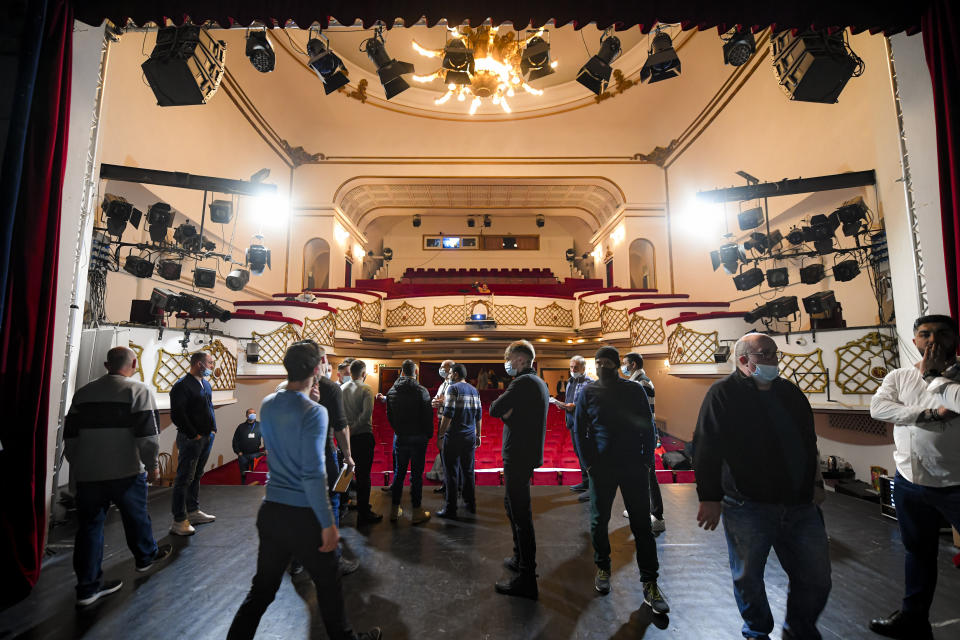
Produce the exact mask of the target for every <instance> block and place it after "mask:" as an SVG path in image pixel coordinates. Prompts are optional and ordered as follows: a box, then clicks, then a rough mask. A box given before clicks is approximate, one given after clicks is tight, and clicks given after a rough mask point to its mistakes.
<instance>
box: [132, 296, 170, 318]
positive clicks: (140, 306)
mask: <svg viewBox="0 0 960 640" xmlns="http://www.w3.org/2000/svg"><path fill="white" fill-rule="evenodd" d="M162 315H163V312H162V311H161V312H160V313H157V312H156V310H155V309H154V306H153V303H152V302H151V301H149V300H131V301H130V322H132V323H133V324H156V323H157V321H158V320H159V319H160V317H161V316H162Z"/></svg>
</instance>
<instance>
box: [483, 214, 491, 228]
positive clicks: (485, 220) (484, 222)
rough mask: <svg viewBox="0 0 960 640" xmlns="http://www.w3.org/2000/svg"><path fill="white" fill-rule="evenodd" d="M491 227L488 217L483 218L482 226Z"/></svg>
mask: <svg viewBox="0 0 960 640" xmlns="http://www.w3.org/2000/svg"><path fill="white" fill-rule="evenodd" d="M490 225H491V221H490V216H483V226H485V227H489V226H490Z"/></svg>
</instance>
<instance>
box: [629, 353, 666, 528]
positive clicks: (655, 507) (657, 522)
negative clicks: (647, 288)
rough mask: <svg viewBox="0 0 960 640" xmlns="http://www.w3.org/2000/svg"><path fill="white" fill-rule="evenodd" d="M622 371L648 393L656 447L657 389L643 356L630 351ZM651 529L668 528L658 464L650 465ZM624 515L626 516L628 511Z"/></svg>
mask: <svg viewBox="0 0 960 640" xmlns="http://www.w3.org/2000/svg"><path fill="white" fill-rule="evenodd" d="M620 371H622V372H623V375H625V376H627V379H628V380H633V381H634V382H639V383H640V386H641V387H642V388H643V390H644V392H645V393H646V394H647V402H649V404H650V413H651V415H652V416H653V433H654V436H655V437H656V443H655V444H654V448H656V447H659V446H660V442H659V440H660V435H659V434H658V433H657V412H656V410H655V409H654V396H655V395H656V391H655V389H654V388H653V380H651V379H650V378H649V377H647V373H646V371H644V370H643V356H642V355H640V354H639V353H636V352H631V353H628V354H627V355H625V356H624V357H623V361H622V364H621V365H620ZM648 484H649V485H650V529H651V530H652V531H653V532H654V533H663V532H664V531H666V530H667V523H666V522H664V520H663V496H662V495H661V494H660V483H659V482H657V469H656V465H655V464H654V465H650V478H649V480H648ZM623 515H624V516H625V517H626V516H627V512H626V511H624V512H623Z"/></svg>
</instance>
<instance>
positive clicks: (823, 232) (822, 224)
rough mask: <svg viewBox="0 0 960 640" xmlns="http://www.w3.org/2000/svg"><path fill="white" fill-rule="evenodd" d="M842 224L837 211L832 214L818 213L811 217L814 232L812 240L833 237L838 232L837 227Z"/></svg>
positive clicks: (812, 231)
mask: <svg viewBox="0 0 960 640" xmlns="http://www.w3.org/2000/svg"><path fill="white" fill-rule="evenodd" d="M839 226H840V219H839V217H838V216H837V212H836V211H834V212H833V213H831V214H830V215H827V216H825V215H823V214H822V213H818V214H817V215H815V216H811V217H810V232H811V234H812V237H811V238H810V239H811V240H825V239H827V238H832V237H833V236H834V234H835V233H836V232H837V228H838V227H839Z"/></svg>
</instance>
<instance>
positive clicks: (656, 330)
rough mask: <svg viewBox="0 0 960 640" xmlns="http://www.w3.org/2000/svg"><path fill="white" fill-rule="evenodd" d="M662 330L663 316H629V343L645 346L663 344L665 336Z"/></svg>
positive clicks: (634, 345) (635, 345)
mask: <svg viewBox="0 0 960 640" xmlns="http://www.w3.org/2000/svg"><path fill="white" fill-rule="evenodd" d="M666 337H667V336H666V334H665V333H664V330H663V318H644V317H642V316H638V315H633V316H631V317H630V345H631V346H633V347H646V346H650V345H655V344H663V339H664V338H666Z"/></svg>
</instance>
